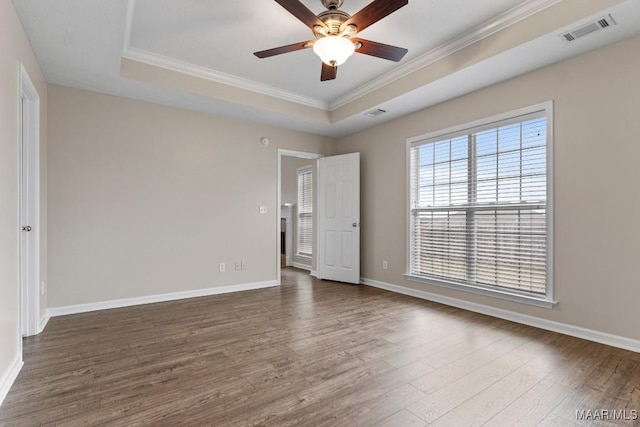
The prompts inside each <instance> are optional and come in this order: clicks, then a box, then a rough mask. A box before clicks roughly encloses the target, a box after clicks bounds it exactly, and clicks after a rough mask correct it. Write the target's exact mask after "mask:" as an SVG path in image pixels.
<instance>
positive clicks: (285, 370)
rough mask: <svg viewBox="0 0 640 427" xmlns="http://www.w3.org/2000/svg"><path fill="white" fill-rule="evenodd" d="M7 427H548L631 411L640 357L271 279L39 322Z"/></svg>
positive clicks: (349, 290) (472, 317)
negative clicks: (259, 286)
mask: <svg viewBox="0 0 640 427" xmlns="http://www.w3.org/2000/svg"><path fill="white" fill-rule="evenodd" d="M24 356H25V365H24V368H23V369H22V372H21V373H20V375H19V377H18V379H17V381H16V383H15V384H14V386H13V388H12V389H11V391H10V392H9V395H8V396H7V398H6V400H5V402H4V404H3V405H2V407H0V425H7V426H36V425H63V426H90V425H116V426H120V425H122V426H125V425H126V426H129V425H154V426H163V425H166V426H178V425H185V426H200V425H212V426H243V425H247V426H252V425H260V426H371V425H375V426H393V427H402V426H423V425H427V424H429V425H430V426H431V425H438V426H440V425H442V426H457V425H460V426H475V425H488V426H515V425H521V426H537V425H540V426H563V425H570V426H573V425H619V424H620V423H623V424H627V425H638V423H639V422H638V421H637V420H635V421H634V420H627V421H615V422H614V421H602V420H600V421H593V420H578V419H577V418H576V411H580V410H585V411H592V413H593V411H596V410H602V409H606V410H609V411H611V410H616V411H623V410H624V411H626V412H625V413H624V415H626V416H627V418H632V415H633V410H640V354H637V353H633V352H629V351H624V350H620V349H616V348H612V347H608V346H604V345H600V344H595V343H591V342H588V341H584V340H580V339H577V338H572V337H568V336H564V335H559V334H555V333H552V332H547V331H543V330H539V329H535V328H532V327H528V326H523V325H519V324H516V323H511V322H507V321H503V320H499V319H495V318H491V317H488V316H483V315H480V314H475V313H471V312H468V311H464V310H459V309H455V308H451V307H447V306H444V305H439V304H435V303H431V302H427V301H423V300H419V299H415V298H411V297H407V296H403V295H398V294H394V293H391V292H386V291H383V290H379V289H375V288H371V287H367V286H353V285H346V284H338V283H333V282H321V281H318V280H315V279H312V278H310V277H309V276H308V275H307V274H306V273H305V272H302V271H300V270H295V269H285V270H283V286H282V287H280V288H270V289H265V290H257V291H249V292H242V293H235V294H227V295H220V296H212V297H205V298H196V299H190V300H184V301H177V302H169V303H160V304H151V305H145V306H138V307H132V308H123V309H114V310H107V311H101V312H94V313H86V314H78V315H72V316H65V317H57V318H53V319H51V321H50V322H49V324H48V326H47V327H46V329H45V331H44V332H43V333H42V334H41V335H39V336H37V337H33V338H28V339H25V341H24Z"/></svg>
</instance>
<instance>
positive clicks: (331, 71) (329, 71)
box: [320, 62, 338, 82]
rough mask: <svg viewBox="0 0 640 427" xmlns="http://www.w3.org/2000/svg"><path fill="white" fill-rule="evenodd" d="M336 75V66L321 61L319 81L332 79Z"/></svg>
mask: <svg viewBox="0 0 640 427" xmlns="http://www.w3.org/2000/svg"><path fill="white" fill-rule="evenodd" d="M337 75H338V67H337V66H335V67H334V66H331V65H327V64H325V63H324V62H323V63H322V74H320V81H321V82H324V81H327V80H333V79H335V78H336V76H337Z"/></svg>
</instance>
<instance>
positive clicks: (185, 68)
mask: <svg viewBox="0 0 640 427" xmlns="http://www.w3.org/2000/svg"><path fill="white" fill-rule="evenodd" d="M560 1H562V0H528V1H526V2H525V3H523V4H520V5H518V6H516V7H514V8H512V9H510V10H508V11H506V12H504V13H502V14H500V15H498V16H496V17H495V18H494V19H491V20H490V21H487V22H484V23H483V24H480V25H478V26H477V27H474V28H472V29H471V30H469V31H467V32H465V33H463V34H461V35H460V36H457V37H455V38H453V39H451V40H449V41H447V42H445V43H443V44H441V45H440V46H438V47H436V48H434V49H432V50H430V51H428V52H426V53H424V54H422V55H420V56H418V57H417V58H414V59H413V60H411V61H408V62H407V63H405V64H403V65H401V66H399V67H398V68H395V69H394V70H392V71H390V72H389V73H386V74H384V75H382V76H380V77H379V78H377V79H374V80H371V81H370V82H368V83H367V84H364V85H362V86H360V87H358V88H356V89H354V90H352V91H350V92H348V93H346V94H344V95H343V96H340V97H339V98H336V99H335V100H333V101H331V102H325V101H322V100H319V99H315V98H311V97H306V96H302V95H298V94H296V93H294V92H290V91H286V90H283V89H279V88H276V87H273V86H270V85H267V84H264V83H259V82H256V81H253V80H249V79H245V78H242V77H238V76H234V75H232V74H227V73H223V72H220V71H216V70H212V69H210V68H207V67H202V66H199V65H195V64H191V63H188V62H184V61H180V60H177V59H174V58H169V57H166V56H163V55H158V54H155V53H153V52H149V51H145V50H142V49H138V48H134V47H131V45H130V38H131V30H132V26H133V20H134V12H135V4H136V0H128V4H127V16H126V23H125V34H124V47H123V54H122V57H123V58H127V59H132V60H134V61H139V62H143V63H145V64H148V65H152V66H156V67H161V68H165V69H168V70H171V71H176V72H179V73H183V74H187V75H191V76H194V77H198V78H202V79H206V80H211V81H214V82H217V83H222V84H225V85H229V86H233V87H237V88H239V89H244V90H248V91H251V92H255V93H259V94H262V95H267V96H272V97H274V98H278V99H282V100H285V101H289V102H294V103H297V104H300V105H305V106H308V107H312V108H318V109H322V110H326V111H334V110H337V109H338V108H341V107H343V106H345V105H347V104H349V103H351V102H353V101H356V100H357V99H359V98H362V97H364V96H366V95H368V94H370V93H372V92H375V91H376V90H379V89H381V88H383V87H384V86H387V85H388V84H391V83H393V82H395V81H397V80H400V79H402V78H404V77H406V76H408V75H409V74H411V73H413V72H415V71H418V70H420V69H422V68H424V67H426V66H428V65H430V64H433V63H434V62H437V61H439V60H441V59H443V58H445V57H447V56H449V55H451V54H453V53H455V52H457V51H459V50H461V49H464V48H465V47H468V46H470V45H472V44H474V43H476V42H478V41H480V40H482V39H484V38H487V37H489V36H491V35H492V34H495V33H497V32H499V31H502V30H504V29H505V28H507V27H509V26H511V25H513V24H516V23H517V22H519V21H522V20H523V19H526V18H528V17H530V16H532V15H535V14H536V13H538V12H540V11H542V10H544V9H547V8H548V7H551V6H553V5H554V4H557V3H559V2H560Z"/></svg>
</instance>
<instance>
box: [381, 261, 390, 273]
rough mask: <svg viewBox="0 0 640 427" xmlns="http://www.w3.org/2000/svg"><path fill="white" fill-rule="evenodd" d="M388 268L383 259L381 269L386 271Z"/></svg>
mask: <svg viewBox="0 0 640 427" xmlns="http://www.w3.org/2000/svg"><path fill="white" fill-rule="evenodd" d="M388 268H389V263H388V262H387V260H386V259H385V260H384V261H382V269H383V270H386V269H388Z"/></svg>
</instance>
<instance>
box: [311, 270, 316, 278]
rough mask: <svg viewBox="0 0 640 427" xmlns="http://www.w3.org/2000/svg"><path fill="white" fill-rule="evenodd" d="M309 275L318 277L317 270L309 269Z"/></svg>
mask: <svg viewBox="0 0 640 427" xmlns="http://www.w3.org/2000/svg"><path fill="white" fill-rule="evenodd" d="M309 275H311V276H313V277H316V278H317V277H318V272H317V271H315V270H311V271H310V272H309Z"/></svg>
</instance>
